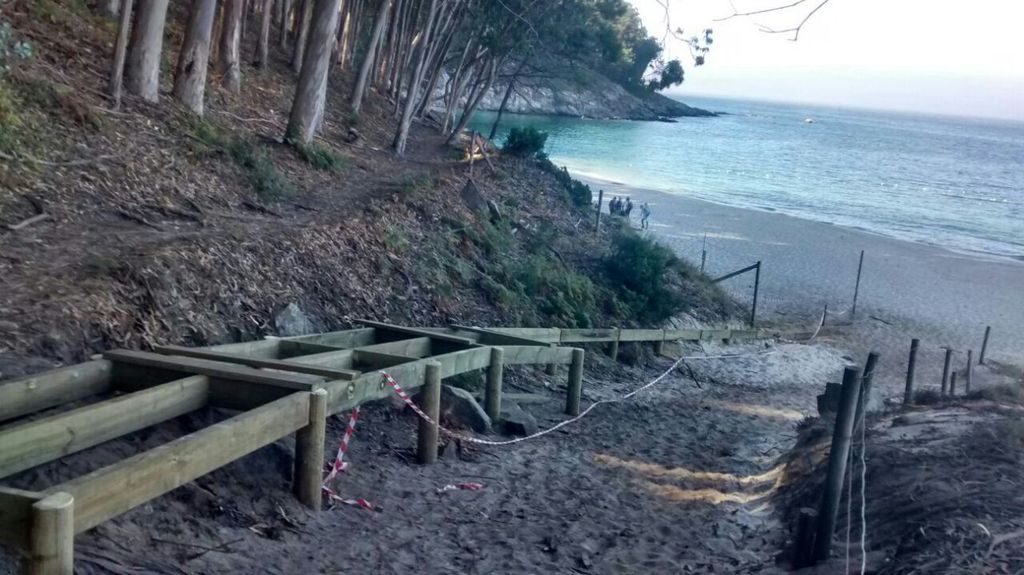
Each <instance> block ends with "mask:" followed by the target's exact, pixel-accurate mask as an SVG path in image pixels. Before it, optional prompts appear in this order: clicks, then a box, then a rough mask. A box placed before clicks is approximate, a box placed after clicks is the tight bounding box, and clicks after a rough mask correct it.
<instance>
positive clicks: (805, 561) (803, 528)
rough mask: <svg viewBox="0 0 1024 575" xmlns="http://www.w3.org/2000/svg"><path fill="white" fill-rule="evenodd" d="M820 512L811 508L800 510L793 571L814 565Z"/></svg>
mask: <svg viewBox="0 0 1024 575" xmlns="http://www.w3.org/2000/svg"><path fill="white" fill-rule="evenodd" d="M817 519H818V512H817V511H815V510H814V509H812V508H810V507H802V508H801V509H800V517H799V519H798V521H797V524H796V547H795V548H794V553H793V569H803V568H804V567H810V566H811V565H814V526H815V523H816V522H817Z"/></svg>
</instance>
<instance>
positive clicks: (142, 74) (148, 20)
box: [125, 0, 168, 102]
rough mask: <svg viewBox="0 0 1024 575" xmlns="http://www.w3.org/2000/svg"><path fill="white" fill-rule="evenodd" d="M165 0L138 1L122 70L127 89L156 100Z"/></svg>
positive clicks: (150, 99) (165, 7) (166, 2)
mask: <svg viewBox="0 0 1024 575" xmlns="http://www.w3.org/2000/svg"><path fill="white" fill-rule="evenodd" d="M167 5H168V0H139V7H138V11H137V13H136V14H135V25H134V26H132V42H131V45H130V47H129V51H128V66H127V69H126V70H125V78H126V80H127V85H128V91H129V92H132V93H134V94H138V95H139V96H142V97H143V98H144V99H146V100H148V101H150V102H156V101H157V99H158V98H159V96H160V51H161V50H162V49H163V44H164V23H165V22H166V20H167Z"/></svg>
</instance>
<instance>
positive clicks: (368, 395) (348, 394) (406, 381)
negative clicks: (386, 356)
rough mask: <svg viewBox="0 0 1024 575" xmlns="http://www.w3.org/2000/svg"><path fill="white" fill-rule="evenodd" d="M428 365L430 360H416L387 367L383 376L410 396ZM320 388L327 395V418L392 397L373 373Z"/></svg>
mask: <svg viewBox="0 0 1024 575" xmlns="http://www.w3.org/2000/svg"><path fill="white" fill-rule="evenodd" d="M428 361H430V360H427V359H420V360H416V361H412V362H409V363H403V364H400V365H395V366H392V367H389V368H388V369H387V372H388V374H390V375H391V377H393V378H395V381H397V382H398V383H399V385H401V386H402V387H403V388H404V389H405V390H406V391H409V392H412V390H414V389H416V388H418V387H420V386H421V385H423V375H424V372H425V370H426V364H427V362H428ZM324 387H325V389H327V395H328V400H327V405H328V410H327V411H328V413H329V414H331V415H334V414H336V413H340V412H342V411H348V410H350V409H352V408H353V407H355V406H357V405H363V404H364V403H369V402H371V401H374V400H378V399H384V398H386V397H389V396H391V395H394V393H395V391H394V390H393V389H392V388H391V386H390V385H387V384H385V383H384V379H383V377H381V375H380V374H379V373H376V372H374V373H367V374H363V375H361V376H360V377H358V378H357V379H355V380H354V381H330V382H327V384H325V386H324Z"/></svg>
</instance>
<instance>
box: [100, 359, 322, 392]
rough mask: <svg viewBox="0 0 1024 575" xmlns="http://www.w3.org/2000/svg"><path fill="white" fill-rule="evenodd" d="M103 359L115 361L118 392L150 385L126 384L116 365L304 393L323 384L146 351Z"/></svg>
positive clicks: (316, 378) (309, 377)
mask: <svg viewBox="0 0 1024 575" xmlns="http://www.w3.org/2000/svg"><path fill="white" fill-rule="evenodd" d="M103 357H104V358H106V359H109V360H111V361H113V362H115V366H114V370H113V380H114V384H115V385H116V386H117V387H118V388H119V389H121V388H122V385H128V388H129V389H131V388H135V389H138V387H139V386H140V385H141V386H142V387H149V386H148V385H145V383H144V382H141V383H140V382H134V383H127V382H124V381H123V380H122V378H121V377H119V373H118V367H119V366H118V365H116V364H128V365H138V366H143V367H149V368H154V369H157V370H164V371H170V372H177V373H184V374H188V375H208V376H210V377H215V378H218V379H222V380H228V381H244V382H249V383H259V384H262V385H273V386H277V387H282V388H285V389H291V390H302V391H309V390H310V389H312V387H313V386H314V385H316V384H318V383H321V382H323V381H324V378H323V377H320V376H315V375H307V374H304V373H282V372H271V371H264V370H260V369H253V368H251V367H248V366H244V365H235V364H231V363H224V362H221V361H212V360H208V359H198V358H191V357H180V356H167V355H160V354H158V353H150V352H145V351H129V350H115V351H108V352H106V353H105V354H103Z"/></svg>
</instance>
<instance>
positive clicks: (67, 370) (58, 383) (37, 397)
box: [0, 360, 111, 421]
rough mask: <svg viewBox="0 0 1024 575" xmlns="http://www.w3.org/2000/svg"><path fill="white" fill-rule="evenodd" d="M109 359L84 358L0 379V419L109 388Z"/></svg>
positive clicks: (32, 411) (3, 419) (34, 410)
mask: <svg viewBox="0 0 1024 575" xmlns="http://www.w3.org/2000/svg"><path fill="white" fill-rule="evenodd" d="M110 376H111V363H110V362H109V361H106V360H97V361H88V362H85V363H79V364H77V365H71V366H68V367H62V368H58V369H54V370H50V371H44V372H42V373H37V374H35V375H30V376H27V377H20V378H17V379H13V380H11V381H8V382H6V383H0V421H5V420H8V419H12V418H15V417H20V416H22V415H28V414H30V413H34V412H36V411H39V410H42V409H47V408H49V407H54V406H56V405H60V404H62V403H67V402H71V401H76V400H79V399H82V398H83V397H89V396H90V395H96V394H97V393H103V392H106V391H109V390H110V388H111V378H110Z"/></svg>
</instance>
